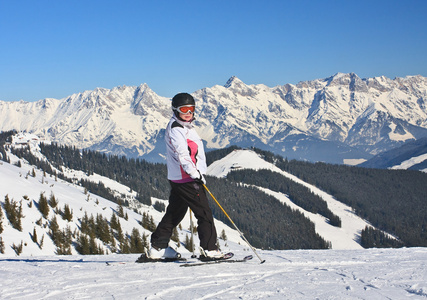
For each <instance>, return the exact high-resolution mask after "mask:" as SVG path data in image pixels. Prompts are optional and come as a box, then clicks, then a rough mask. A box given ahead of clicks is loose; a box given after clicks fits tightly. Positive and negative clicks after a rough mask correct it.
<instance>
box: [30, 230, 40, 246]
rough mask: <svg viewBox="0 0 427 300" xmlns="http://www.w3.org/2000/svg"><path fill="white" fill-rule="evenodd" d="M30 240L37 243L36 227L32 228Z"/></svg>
mask: <svg viewBox="0 0 427 300" xmlns="http://www.w3.org/2000/svg"><path fill="white" fill-rule="evenodd" d="M31 240H32V241H33V242H34V243H36V244H37V242H38V239H37V231H36V227H34V230H33V234H32V235H31Z"/></svg>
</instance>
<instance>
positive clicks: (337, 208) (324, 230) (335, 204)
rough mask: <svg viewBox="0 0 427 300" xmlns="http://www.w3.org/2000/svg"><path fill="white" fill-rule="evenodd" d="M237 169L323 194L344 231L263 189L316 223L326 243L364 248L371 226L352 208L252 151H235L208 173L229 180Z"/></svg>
mask: <svg viewBox="0 0 427 300" xmlns="http://www.w3.org/2000/svg"><path fill="white" fill-rule="evenodd" d="M235 169H254V170H258V169H269V170H271V171H274V172H277V173H278V174H281V175H283V176H286V177H288V178H290V179H291V180H293V181H295V182H298V183H300V184H302V185H304V186H306V187H308V188H309V189H310V190H311V191H312V192H313V193H315V194H317V195H319V196H320V197H321V198H322V199H323V200H325V201H326V203H327V204H328V207H329V209H330V210H331V211H332V212H333V213H334V214H336V215H337V216H339V217H340V218H341V220H342V225H341V227H340V228H339V227H335V226H332V225H330V224H329V223H328V222H327V220H326V218H325V217H323V216H321V215H319V214H313V213H311V212H308V211H306V210H304V209H302V208H301V207H299V206H297V205H295V204H294V203H293V202H292V201H291V200H290V199H289V198H288V196H287V195H285V194H282V193H277V192H274V191H271V190H268V189H266V188H260V189H261V190H262V191H264V192H265V193H267V194H270V195H272V196H274V197H276V198H277V199H278V200H279V201H281V202H283V203H284V204H286V205H288V206H290V207H291V208H292V209H296V210H299V211H301V212H302V213H303V214H304V215H305V216H306V217H307V218H309V219H310V220H311V221H312V222H313V223H314V224H315V228H316V232H317V233H318V234H319V235H320V236H322V237H323V238H324V239H325V240H327V241H330V242H331V243H332V249H360V248H361V246H360V244H359V241H360V234H361V231H362V230H363V229H364V228H365V226H367V225H370V224H369V223H367V222H366V221H365V220H362V219H361V218H359V217H358V216H356V214H354V213H353V210H352V208H351V207H349V206H347V205H345V204H343V203H341V202H339V201H337V200H336V199H334V198H333V197H332V196H331V195H328V194H327V193H325V192H323V191H321V190H319V189H318V188H316V187H314V186H312V185H310V184H307V183H305V182H303V181H302V180H300V179H299V178H297V177H296V176H294V175H292V174H289V173H287V172H284V171H282V170H280V169H279V168H277V167H276V166H274V165H273V164H270V163H268V162H266V161H264V160H263V159H261V158H260V157H259V155H258V154H257V153H255V152H253V151H251V150H235V151H233V152H232V153H230V154H229V155H227V156H226V157H224V158H223V159H221V160H218V161H216V162H214V163H212V164H211V165H210V166H209V168H208V174H209V175H212V176H217V177H225V176H226V175H227V173H228V172H230V171H232V170H235Z"/></svg>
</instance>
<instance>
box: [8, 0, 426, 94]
mask: <svg viewBox="0 0 427 300" xmlns="http://www.w3.org/2000/svg"><path fill="white" fill-rule="evenodd" d="M426 12H427V1H424V0H406V1H393V0H387V1H375V0H371V1H365V0H358V1H347V0H335V1H332V0H325V1H316V0H313V1H304V0H299V1H297V0H295V1H285V0H281V1H280V0H279V1H272V0H271V1H269V0H264V1H251V0H245V1H240V0H236V1H232V0H229V1H222V0H216V1H201V0H200V1H185V0H182V1H161V0H158V1H154V0H151V1H136V0H135V1H130V0H120V1H110V0H103V1H97V0H94V1H91V0H85V1H79V0H73V1H53V0H52V1H45V0H38V1H33V0H31V1H21V0H13V1H12V0H0V100H3V101H19V100H21V99H22V100H24V101H36V100H40V99H43V98H57V99H61V98H64V97H66V96H69V95H71V94H73V93H78V92H83V91H85V90H93V89H95V88H97V87H103V88H113V87H115V86H120V85H128V86H135V85H140V84H142V83H147V84H148V85H149V86H150V88H151V89H153V90H154V92H156V93H157V94H158V95H160V96H165V97H172V96H173V95H174V94H176V93H178V92H183V91H185V92H190V93H192V92H194V91H196V90H198V89H201V88H204V87H211V86H214V85H216V84H219V85H223V84H225V82H226V81H227V80H228V78H229V77H231V76H237V77H238V78H240V79H241V80H242V81H243V82H245V83H246V84H259V83H262V84H266V85H267V86H271V87H273V86H276V85H284V84H286V83H291V84H296V83H298V82H299V81H306V80H313V79H317V78H326V77H329V76H332V75H334V74H335V73H337V72H343V73H348V72H354V73H356V74H357V75H358V76H359V77H362V78H366V77H374V76H382V75H384V76H387V77H389V78H395V77H404V76H407V75H418V74H419V75H423V76H427V51H426V50H427V17H426V15H425V14H426Z"/></svg>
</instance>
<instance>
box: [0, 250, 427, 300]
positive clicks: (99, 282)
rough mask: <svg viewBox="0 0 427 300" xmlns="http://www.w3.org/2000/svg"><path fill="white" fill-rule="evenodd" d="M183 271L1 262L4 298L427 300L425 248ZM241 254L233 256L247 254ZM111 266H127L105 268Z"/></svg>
mask: <svg viewBox="0 0 427 300" xmlns="http://www.w3.org/2000/svg"><path fill="white" fill-rule="evenodd" d="M259 253H260V255H261V256H262V258H264V259H266V262H265V263H264V264H259V260H257V258H256V257H255V258H254V259H253V260H252V261H249V262H246V263H235V264H217V265H205V266H197V267H191V268H182V267H180V263H148V264H136V263H133V262H134V261H135V259H136V258H137V257H138V255H135V254H132V255H108V256H98V255H96V256H80V255H76V256H48V257H11V258H2V257H0V274H1V280H0V298H1V299H117V300H119V299H123V300H128V299H147V300H149V299H192V300H195V299H227V300H228V299H337V300H343V299H366V300H373V299H396V300H401V299H426V297H427V266H426V264H427V263H426V262H427V249H426V248H410V249H383V250H382V249H371V250H294V251H260V252H259ZM247 254H248V252H247V251H236V256H237V257H240V256H244V255H247ZM106 262H126V263H125V264H119V263H117V264H113V265H110V266H108V265H107V264H106Z"/></svg>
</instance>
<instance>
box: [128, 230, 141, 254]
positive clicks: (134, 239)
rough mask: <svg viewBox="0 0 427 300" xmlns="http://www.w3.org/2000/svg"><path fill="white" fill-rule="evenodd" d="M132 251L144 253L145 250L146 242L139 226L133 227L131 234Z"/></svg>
mask: <svg viewBox="0 0 427 300" xmlns="http://www.w3.org/2000/svg"><path fill="white" fill-rule="evenodd" d="M129 244H130V250H129V251H130V253H143V252H144V243H143V241H142V238H141V234H140V233H139V230H138V229H137V228H135V227H134V228H133V229H132V234H131V236H130V241H129Z"/></svg>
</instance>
